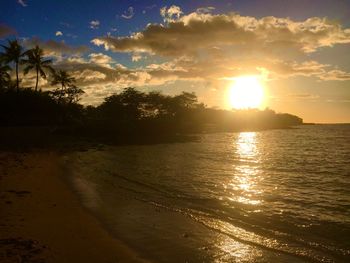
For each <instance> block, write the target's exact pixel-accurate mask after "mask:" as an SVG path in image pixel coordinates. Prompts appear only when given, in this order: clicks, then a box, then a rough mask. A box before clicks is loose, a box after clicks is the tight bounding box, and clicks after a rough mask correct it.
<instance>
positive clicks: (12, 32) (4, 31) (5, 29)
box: [0, 24, 17, 38]
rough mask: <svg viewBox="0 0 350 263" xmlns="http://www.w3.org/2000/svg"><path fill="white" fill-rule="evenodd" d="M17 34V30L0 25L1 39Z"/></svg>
mask: <svg viewBox="0 0 350 263" xmlns="http://www.w3.org/2000/svg"><path fill="white" fill-rule="evenodd" d="M15 34H17V32H16V30H15V29H13V28H12V27H9V26H8V25H5V24H0V38H4V37H7V36H9V35H15Z"/></svg>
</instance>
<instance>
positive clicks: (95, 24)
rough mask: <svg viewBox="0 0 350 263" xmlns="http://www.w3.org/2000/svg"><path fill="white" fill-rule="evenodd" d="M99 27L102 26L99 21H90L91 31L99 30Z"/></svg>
mask: <svg viewBox="0 0 350 263" xmlns="http://www.w3.org/2000/svg"><path fill="white" fill-rule="evenodd" d="M99 26H100V21H98V20H92V21H90V28H91V29H98V28H99Z"/></svg>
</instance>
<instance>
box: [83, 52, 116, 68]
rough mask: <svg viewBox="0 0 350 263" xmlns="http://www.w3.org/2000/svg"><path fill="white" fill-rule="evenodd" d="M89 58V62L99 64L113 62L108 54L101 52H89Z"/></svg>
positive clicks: (106, 64)
mask: <svg viewBox="0 0 350 263" xmlns="http://www.w3.org/2000/svg"><path fill="white" fill-rule="evenodd" d="M89 58H90V62H92V63H96V64H100V65H105V66H109V64H111V63H114V60H113V59H112V58H111V57H110V56H107V55H105V54H102V53H91V54H90V55H89Z"/></svg>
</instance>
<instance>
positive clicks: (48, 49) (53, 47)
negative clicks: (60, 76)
mask: <svg viewBox="0 0 350 263" xmlns="http://www.w3.org/2000/svg"><path fill="white" fill-rule="evenodd" d="M23 45H24V46H25V47H27V48H33V47H34V46H36V45H38V46H40V47H41V48H42V49H43V50H44V52H45V53H46V55H48V56H56V57H61V56H62V55H67V54H81V53H84V52H87V51H88V50H89V48H88V47H87V46H70V45H67V44H66V43H65V42H64V41H59V42H58V41H54V40H47V41H45V40H41V39H40V38H37V37H33V38H29V39H24V40H23Z"/></svg>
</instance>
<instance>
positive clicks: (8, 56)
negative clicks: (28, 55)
mask: <svg viewBox="0 0 350 263" xmlns="http://www.w3.org/2000/svg"><path fill="white" fill-rule="evenodd" d="M1 46H2V47H3V48H4V50H5V51H4V52H2V53H1V54H0V57H2V58H1V59H2V60H3V61H4V62H5V63H12V62H13V63H14V64H15V71H16V89H17V92H18V90H19V77H18V66H19V63H20V61H21V58H22V57H23V56H24V52H23V48H22V46H21V45H20V44H19V43H18V41H17V39H15V40H8V46H5V45H1Z"/></svg>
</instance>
